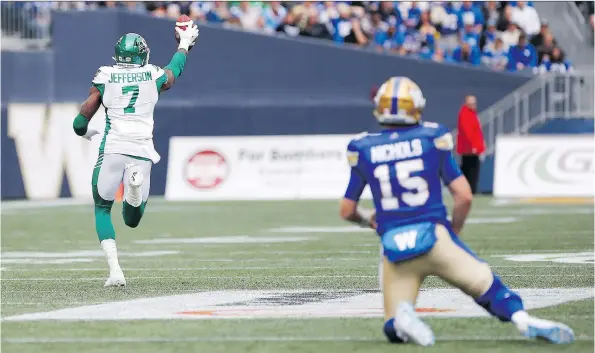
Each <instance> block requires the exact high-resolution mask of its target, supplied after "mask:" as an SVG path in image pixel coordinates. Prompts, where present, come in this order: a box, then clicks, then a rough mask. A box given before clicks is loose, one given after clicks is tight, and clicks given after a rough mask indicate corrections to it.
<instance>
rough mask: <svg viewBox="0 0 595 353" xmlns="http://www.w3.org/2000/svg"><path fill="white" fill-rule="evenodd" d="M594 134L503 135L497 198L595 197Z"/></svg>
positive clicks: (498, 143) (498, 156)
mask: <svg viewBox="0 0 595 353" xmlns="http://www.w3.org/2000/svg"><path fill="white" fill-rule="evenodd" d="M593 147H594V143H593V136H592V135H530V136H513V137H509V136H501V137H498V138H497V141H496V155H495V158H496V160H495V173H494V196H496V197H593V195H594V194H595V193H594V186H593V183H594V181H595V179H594V178H595V171H594V158H593Z"/></svg>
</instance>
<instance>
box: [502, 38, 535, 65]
mask: <svg viewBox="0 0 595 353" xmlns="http://www.w3.org/2000/svg"><path fill="white" fill-rule="evenodd" d="M536 66H537V51H536V50H535V47H534V46H533V45H532V44H531V43H528V42H527V36H526V35H525V34H524V33H523V34H521V36H520V37H519V43H518V44H517V45H513V46H512V47H510V49H509V51H508V71H522V70H524V69H525V68H534V67H536Z"/></svg>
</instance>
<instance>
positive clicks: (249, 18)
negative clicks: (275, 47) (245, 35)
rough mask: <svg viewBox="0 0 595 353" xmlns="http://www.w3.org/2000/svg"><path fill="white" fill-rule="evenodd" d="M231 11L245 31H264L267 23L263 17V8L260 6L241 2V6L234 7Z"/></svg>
mask: <svg viewBox="0 0 595 353" xmlns="http://www.w3.org/2000/svg"><path fill="white" fill-rule="evenodd" d="M229 11H230V12H231V15H232V16H233V17H235V18H236V19H237V21H238V22H239V24H240V26H241V27H242V28H243V29H245V30H249V31H254V30H263V29H264V23H265V21H264V17H263V16H262V7H261V5H260V4H253V3H250V1H241V2H240V4H239V5H236V6H232V7H231V9H230V10H229Z"/></svg>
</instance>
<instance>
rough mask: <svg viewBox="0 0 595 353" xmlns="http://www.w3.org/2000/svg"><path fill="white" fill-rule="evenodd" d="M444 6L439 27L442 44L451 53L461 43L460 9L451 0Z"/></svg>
mask: <svg viewBox="0 0 595 353" xmlns="http://www.w3.org/2000/svg"><path fill="white" fill-rule="evenodd" d="M443 6H444V11H443V14H442V15H441V16H440V17H441V18H440V19H439V21H440V25H438V27H437V29H438V31H439V32H440V45H441V46H442V47H443V48H444V49H445V50H446V52H447V53H451V52H452V51H453V50H454V49H455V48H456V47H457V46H458V45H459V31H460V27H459V17H458V11H457V10H456V9H455V8H454V6H453V4H452V3H450V2H448V3H446V4H444V5H443Z"/></svg>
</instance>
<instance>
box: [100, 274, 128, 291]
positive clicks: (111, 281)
mask: <svg viewBox="0 0 595 353" xmlns="http://www.w3.org/2000/svg"><path fill="white" fill-rule="evenodd" d="M103 286H104V287H125V286H126V279H125V278H124V273H123V272H122V271H120V272H116V273H110V275H109V278H108V279H107V281H105V284H104V285H103Z"/></svg>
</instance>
